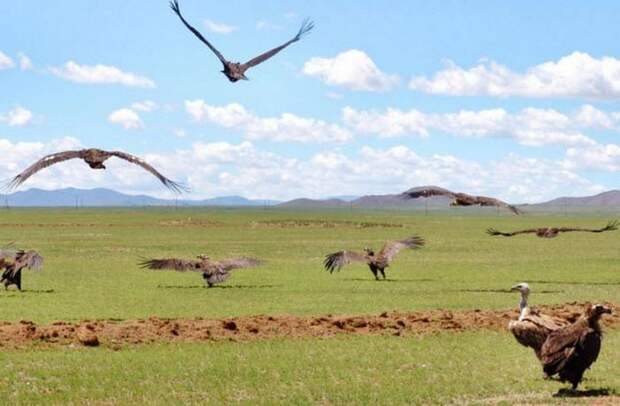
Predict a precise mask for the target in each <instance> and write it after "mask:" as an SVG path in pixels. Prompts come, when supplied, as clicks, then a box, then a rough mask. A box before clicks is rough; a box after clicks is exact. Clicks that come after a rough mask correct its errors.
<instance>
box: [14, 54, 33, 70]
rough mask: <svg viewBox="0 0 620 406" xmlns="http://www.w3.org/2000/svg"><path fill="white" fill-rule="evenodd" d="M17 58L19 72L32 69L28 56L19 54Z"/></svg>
mask: <svg viewBox="0 0 620 406" xmlns="http://www.w3.org/2000/svg"><path fill="white" fill-rule="evenodd" d="M17 57H18V58H19V68H20V69H21V70H32V69H33V68H34V65H33V64H32V61H31V60H30V58H29V57H28V55H26V54H24V53H22V52H20V53H19V54H18V55H17Z"/></svg>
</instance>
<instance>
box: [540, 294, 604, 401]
mask: <svg viewBox="0 0 620 406" xmlns="http://www.w3.org/2000/svg"><path fill="white" fill-rule="evenodd" d="M603 314H611V309H610V308H609V307H606V306H604V305H601V304H596V305H590V306H588V308H587V309H586V311H585V313H584V314H583V315H582V316H581V317H580V318H579V319H578V320H577V321H576V322H575V323H573V324H571V325H569V326H566V327H563V328H561V329H558V330H556V331H554V332H552V333H551V334H549V337H548V338H547V340H546V341H545V343H544V344H543V346H542V354H541V355H542V357H541V360H542V364H543V370H544V371H545V374H546V375H547V376H549V377H552V376H553V375H556V374H558V375H559V377H560V381H562V382H566V381H568V382H570V383H571V384H572V385H573V387H572V389H573V390H575V389H577V386H578V385H579V382H581V378H582V377H583V373H584V372H585V371H586V369H588V368H590V366H591V365H592V364H593V363H594V362H595V361H596V359H597V358H598V354H599V352H600V350H601V338H602V331H601V326H600V324H599V320H600V318H601V316H602V315H603Z"/></svg>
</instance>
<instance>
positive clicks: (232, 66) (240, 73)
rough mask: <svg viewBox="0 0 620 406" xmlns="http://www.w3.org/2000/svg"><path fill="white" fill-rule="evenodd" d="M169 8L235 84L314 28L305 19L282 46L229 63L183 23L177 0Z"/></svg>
mask: <svg viewBox="0 0 620 406" xmlns="http://www.w3.org/2000/svg"><path fill="white" fill-rule="evenodd" d="M170 8H172V11H174V12H175V13H176V15H178V16H179V18H180V19H181V22H182V23H183V24H184V25H185V26H186V27H187V29H188V30H190V31H191V32H192V33H193V34H194V35H195V36H196V37H197V38H198V39H199V40H200V41H202V42H203V43H204V44H205V45H206V46H208V47H209V49H210V50H211V51H212V52H213V53H214V54H215V56H217V58H218V59H219V60H220V62H222V65H224V69H223V70H222V73H223V74H224V75H226V77H227V78H228V80H230V81H231V82H236V81H238V80H249V79H248V78H247V77H246V76H245V72H246V71H247V70H248V69H250V68H251V67H254V66H256V65H258V64H259V63H262V62H264V61H266V60H267V59H269V58H271V57H272V56H274V55H275V54H277V53H278V52H280V51H281V50H283V49H284V48H286V47H287V46H289V45H291V44H292V43H294V42H297V41H299V40H300V39H301V38H302V37H303V36H304V35H305V34H307V33H308V32H309V31H310V30H312V28H314V23H313V22H312V21H309V20H308V19H306V20H304V22H303V23H302V24H301V27H300V28H299V31H298V32H297V35H295V36H294V37H293V38H292V39H290V40H289V41H287V42H285V43H284V44H282V45H280V46H278V47H275V48H273V49H272V50H269V51H267V52H265V53H263V54H260V55H259V56H257V57H256V58H253V59H250V60H249V61H247V62H245V63H239V62H231V61H229V60H227V59H226V58H224V56H223V55H222V54H221V53H220V51H218V50H217V49H216V48H215V47H214V46H213V45H212V44H211V43H210V42H209V41H207V39H206V38H205V37H203V36H202V34H201V33H200V32H199V31H198V30H197V29H195V28H194V27H192V26H191V25H190V24H189V23H188V22H187V21H185V18H183V16H182V15H181V10H180V8H179V2H178V1H177V0H174V1H171V2H170Z"/></svg>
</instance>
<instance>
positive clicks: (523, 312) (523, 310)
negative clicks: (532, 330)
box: [519, 291, 530, 321]
mask: <svg viewBox="0 0 620 406" xmlns="http://www.w3.org/2000/svg"><path fill="white" fill-rule="evenodd" d="M529 295H530V292H528V291H521V300H520V301H519V310H520V311H521V314H519V321H521V320H523V319H524V318H525V317H526V316H527V315H528V314H529V313H530V308H529V307H528V306H527V297H528V296H529Z"/></svg>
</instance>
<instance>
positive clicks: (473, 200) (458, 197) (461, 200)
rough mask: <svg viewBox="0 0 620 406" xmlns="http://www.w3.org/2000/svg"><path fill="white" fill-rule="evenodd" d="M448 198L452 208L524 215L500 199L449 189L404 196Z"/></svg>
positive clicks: (417, 190) (415, 191)
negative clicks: (494, 209)
mask: <svg viewBox="0 0 620 406" xmlns="http://www.w3.org/2000/svg"><path fill="white" fill-rule="evenodd" d="M433 196H446V197H449V198H451V199H452V203H450V206H496V207H503V208H506V209H508V210H510V211H511V212H513V213H514V214H522V213H523V212H522V211H521V210H519V209H517V208H516V207H515V206H513V205H510V204H508V203H506V202H503V201H501V200H499V199H495V198H492V197H486V196H472V195H468V194H466V193H455V192H452V191H450V190H448V189H444V188H440V187H436V186H433V187H424V188H415V189H411V190H408V191H406V192H404V193H403V194H402V197H404V198H405V199H417V198H419V197H433Z"/></svg>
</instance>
